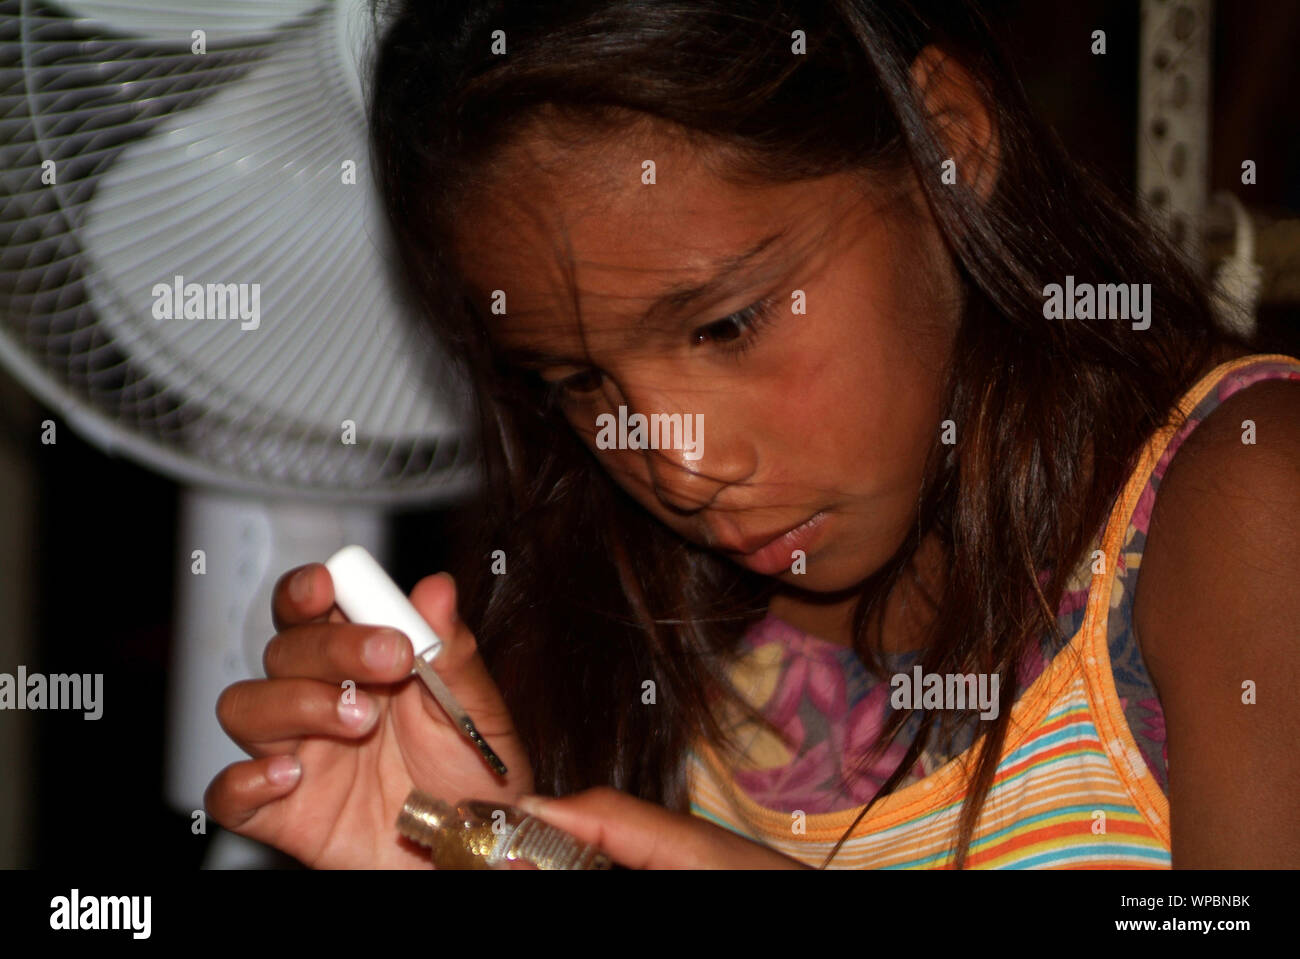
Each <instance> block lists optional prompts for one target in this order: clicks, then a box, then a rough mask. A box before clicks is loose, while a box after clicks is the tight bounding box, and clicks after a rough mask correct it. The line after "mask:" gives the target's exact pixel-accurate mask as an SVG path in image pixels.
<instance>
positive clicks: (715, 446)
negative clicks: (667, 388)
mask: <svg viewBox="0 0 1300 959" xmlns="http://www.w3.org/2000/svg"><path fill="white" fill-rule="evenodd" d="M638 408H639V409H640V410H642V411H643V415H644V416H645V417H646V420H647V424H648V429H649V434H650V437H649V438H650V440H651V443H652V445H654V441H655V440H657V441H658V442H657V445H658V448H657V449H654V448H651V449H647V450H646V451H645V456H646V461H647V463H648V470H649V474H650V481H651V484H652V486H653V488H654V492H655V496H656V497H657V498H658V500H659V502H661V503H663V504H664V506H666V507H668V508H669V509H672V510H675V511H677V512H680V513H695V512H698V511H700V510H702V509H705V508H707V507H709V506H711V505H713V503H714V501H715V500H716V499H717V497H718V495H719V494H720V493H721V492H722V491H723V490H724V489H726V488H727V487H728V486H731V485H733V484H735V483H739V482H743V481H744V480H745V479H747V478H748V477H749V476H751V475H752V474H753V471H754V463H755V460H754V451H753V446H752V444H751V443H750V442H749V441H748V440H747V439H746V437H745V436H744V435H742V434H741V431H739V430H736V429H734V428H733V429H731V430H728V428H727V422H728V418H727V416H726V414H725V411H724V410H722V409H721V408H720V407H719V405H718V404H710V405H709V406H708V407H704V408H702V407H699V406H696V407H694V408H690V407H686V408H680V407H679V406H677V405H671V406H670V405H668V404H667V403H664V402H662V401H660V402H657V403H654V404H652V405H650V406H647V405H645V404H641V405H639V407H638ZM629 415H630V411H629Z"/></svg>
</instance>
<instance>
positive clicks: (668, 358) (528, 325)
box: [458, 123, 961, 592]
mask: <svg viewBox="0 0 1300 959" xmlns="http://www.w3.org/2000/svg"><path fill="white" fill-rule="evenodd" d="M664 134H665V128H663V127H661V126H656V125H655V124H652V123H643V124H642V125H641V126H640V127H638V128H637V135H635V136H632V135H627V134H625V135H621V136H620V137H618V138H614V139H612V140H609V141H605V142H603V143H592V142H590V141H588V142H585V143H581V144H580V145H574V144H573V143H572V142H570V143H565V142H562V141H561V140H557V139H553V138H551V137H548V136H543V135H537V136H533V135H531V134H530V135H527V136H523V137H520V138H519V139H518V140H517V141H516V145H515V146H514V147H512V148H511V149H510V150H509V151H508V152H507V153H505V154H504V155H503V157H502V164H501V166H500V167H497V168H495V170H494V172H497V173H499V174H501V175H500V176H499V177H494V183H495V187H494V189H493V190H492V192H491V195H490V196H485V197H476V198H475V199H474V200H473V202H471V203H470V204H469V205H468V206H467V207H466V208H465V212H464V213H463V214H462V216H461V217H460V219H459V220H458V223H459V224H460V230H461V232H460V234H459V235H458V256H459V261H460V263H461V267H462V269H463V271H464V274H465V276H466V279H467V280H468V281H469V283H470V284H471V286H472V288H473V289H474V290H475V291H476V292H477V293H478V295H480V296H481V297H482V299H481V300H480V302H481V303H482V304H483V312H484V313H485V314H489V317H490V321H491V322H492V324H493V326H492V335H493V337H494V340H495V342H497V343H498V344H499V345H500V347H501V349H502V350H503V351H504V352H505V353H506V355H507V356H509V357H510V358H511V359H512V360H513V361H514V362H517V363H519V364H521V365H523V366H527V367H529V368H531V369H534V370H536V371H537V373H538V375H540V377H541V378H542V379H544V380H545V381H546V382H547V384H548V385H549V386H551V388H553V389H554V390H556V391H557V397H558V402H559V403H560V405H561V408H562V409H563V410H564V412H565V414H566V416H567V418H568V420H569V422H570V423H571V424H572V426H573V428H574V429H575V430H577V431H578V433H579V434H580V435H581V436H582V437H584V439H585V440H586V442H587V443H588V445H589V446H590V447H591V448H592V450H593V452H594V453H595V455H596V457H597V459H598V460H599V462H600V463H601V464H602V465H603V466H604V467H605V468H606V469H607V470H608V471H609V473H610V475H611V476H612V477H613V478H614V479H615V480H616V481H617V482H618V483H619V484H620V485H621V486H622V487H623V488H624V489H625V490H627V492H628V493H630V494H631V495H632V496H633V497H634V498H635V499H636V500H637V501H638V502H640V503H641V504H642V505H643V506H644V507H645V508H646V509H648V510H649V511H650V512H651V513H653V514H654V515H655V516H656V517H658V518H659V519H660V520H662V521H663V522H664V523H665V524H666V525H667V526H669V527H671V528H672V529H673V530H675V531H676V532H678V533H679V534H680V535H682V536H683V537H685V538H686V539H688V540H691V541H693V542H695V543H698V544H701V545H704V546H708V547H711V548H713V549H715V550H718V551H720V552H722V553H724V554H725V555H727V556H729V557H731V558H732V559H733V560H734V561H735V562H737V563H739V564H741V565H743V566H746V567H748V568H750V569H752V570H754V571H756V572H759V573H763V574H766V575H771V576H775V577H777V578H779V579H780V580H781V581H782V582H783V583H785V584H787V585H788V586H791V587H797V588H801V589H805V590H811V591H813V592H837V591H840V590H844V589H849V588H851V587H853V586H855V585H857V584H858V583H860V582H861V581H862V580H863V579H864V578H865V577H867V576H869V575H870V574H872V573H873V572H875V571H876V570H878V569H879V568H880V567H881V566H882V565H883V564H884V563H885V562H886V561H887V560H888V559H889V557H890V556H891V555H892V554H893V553H894V551H895V550H896V549H897V548H898V547H899V546H900V545H901V544H902V541H903V539H904V537H905V536H906V534H907V531H908V529H909V527H910V526H911V524H913V523H914V521H915V518H916V510H917V506H918V497H919V491H920V483H921V477H922V472H923V468H924V465H925V457H926V454H927V452H928V450H929V448H930V447H931V445H932V444H933V443H934V442H935V441H936V439H937V438H938V436H939V433H940V431H941V428H942V427H941V424H942V421H943V420H944V419H945V413H944V411H943V409H942V405H941V404H942V397H943V390H944V386H945V377H944V372H945V366H946V363H947V360H948V356H949V350H950V345H951V342H952V334H953V331H954V330H955V326H956V322H957V317H958V313H959V310H960V305H961V304H960V293H959V285H958V283H957V281H956V277H955V273H954V270H953V267H952V261H951V259H950V257H949V256H948V254H947V251H946V249H945V248H944V246H943V244H942V242H941V240H940V237H939V234H938V231H937V230H936V228H935V225H934V223H933V220H932V219H931V217H930V215H929V212H928V207H926V206H925V204H924V203H923V202H922V201H921V199H920V193H919V188H918V186H917V184H916V181H915V179H914V177H912V176H911V175H910V173H909V174H901V173H900V174H893V175H882V176H880V177H872V179H871V180H870V182H868V183H866V184H864V183H863V182H862V180H861V179H860V178H857V177H854V176H852V175H849V174H837V175H834V176H828V177H825V178H821V179H816V180H809V181H804V182H799V183H791V184H782V185H763V186H743V187H742V186H738V185H736V184H733V183H730V182H728V181H726V180H724V179H722V178H721V177H719V176H718V175H717V174H716V173H714V172H713V170H712V169H711V168H710V167H709V166H708V165H707V164H706V163H705V162H704V160H705V159H706V158H705V157H704V155H702V154H701V153H700V152H698V149H697V148H692V147H690V146H688V145H686V144H685V143H682V142H681V141H679V140H674V139H673V138H671V137H669V136H667V135H664ZM647 161H653V164H654V167H653V178H654V181H655V182H653V183H649V182H643V179H644V180H649V179H650V175H649V174H648V173H646V172H645V171H646V169H647V166H646V165H645V164H646V162H647ZM471 211H472V212H471ZM566 233H567V242H568V244H569V251H568V255H566V251H565V250H564V249H563V246H562V242H563V241H562V240H560V239H558V238H561V237H564V236H565V235H566ZM569 255H571V257H572V269H573V274H572V276H571V277H570V278H569V279H568V281H566V277H565V274H564V268H563V265H564V264H565V263H567V262H568V256H569ZM567 282H572V284H573V285H574V286H573V287H569V286H568V285H567ZM574 288H576V294H574V293H573V292H571V291H572V289H574ZM694 288H699V289H694ZM687 289H693V294H692V295H691V296H687V295H685V294H684V291H685V290H687ZM497 290H500V291H502V292H503V293H504V294H505V312H504V314H501V313H500V307H498V309H497V311H496V312H495V313H494V312H493V311H492V309H491V307H492V302H493V300H492V297H493V291H497ZM672 293H677V294H681V295H678V296H669V294H672ZM575 295H576V299H577V304H576V309H577V311H578V312H580V313H581V324H580V323H579V321H578V319H577V317H576V316H575V303H574V298H575ZM620 406H623V407H626V413H625V417H624V418H623V419H624V420H626V418H628V417H631V416H632V415H633V414H637V413H639V414H642V415H643V416H645V417H646V418H647V420H650V418H651V417H652V416H653V415H654V414H661V415H672V414H679V415H680V416H681V417H682V421H683V424H685V422H686V421H687V417H689V418H690V420H689V421H690V422H691V423H692V424H693V425H698V427H699V429H698V430H697V433H696V435H694V436H693V437H692V436H690V435H689V434H685V435H684V434H683V433H674V434H671V435H666V434H665V435H661V436H660V437H659V439H660V441H661V446H673V447H676V448H660V449H645V448H644V446H645V445H646V444H647V443H649V442H650V439H649V437H650V435H651V434H650V433H647V434H646V436H645V437H644V438H643V442H641V443H638V438H637V436H636V435H635V434H633V432H632V430H633V427H634V426H635V421H634V420H630V421H627V422H628V425H627V433H626V434H623V438H624V439H626V441H627V445H641V446H642V447H643V448H640V449H633V448H622V449H620V448H605V447H608V446H610V445H611V444H610V442H609V441H610V440H611V439H612V440H614V442H615V443H616V444H617V443H618V442H619V440H620V434H619V431H618V430H619V422H620V416H619V407H620ZM602 414H612V419H611V418H609V417H606V418H604V419H598V417H601V415H602ZM653 422H659V421H653ZM602 427H605V428H604V429H603V430H602ZM688 439H693V440H694V442H695V444H696V446H695V448H694V449H691V448H685V447H687V445H688V444H687V443H686V442H684V440H688ZM791 530H795V532H794V533H792V534H790V535H788V536H787V535H783V534H787V533H788V532H789V531H791ZM797 550H801V551H802V556H803V561H802V563H800V562H799V559H800V555H799V553H797V552H796V551H797Z"/></svg>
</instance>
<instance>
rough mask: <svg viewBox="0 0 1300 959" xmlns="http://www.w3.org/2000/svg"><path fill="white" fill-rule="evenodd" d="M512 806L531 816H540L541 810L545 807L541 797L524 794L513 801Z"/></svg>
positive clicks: (544, 801)
mask: <svg viewBox="0 0 1300 959" xmlns="http://www.w3.org/2000/svg"><path fill="white" fill-rule="evenodd" d="M514 805H516V806H518V807H519V808H520V809H522V810H523V811H524V812H526V813H529V814H530V815H533V816H540V815H541V814H542V810H543V809H544V808H545V807H546V800H545V799H544V798H543V797H542V796H534V795H532V794H526V795H523V796H519V797H518V798H516V799H515V800H514Z"/></svg>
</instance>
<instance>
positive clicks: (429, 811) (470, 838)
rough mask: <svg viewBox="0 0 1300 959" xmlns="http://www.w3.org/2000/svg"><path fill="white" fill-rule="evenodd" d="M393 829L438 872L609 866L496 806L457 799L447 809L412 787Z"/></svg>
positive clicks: (588, 848) (553, 831)
mask: <svg viewBox="0 0 1300 959" xmlns="http://www.w3.org/2000/svg"><path fill="white" fill-rule="evenodd" d="M397 829H398V831H399V832H400V833H401V834H402V835H403V836H405V837H406V838H407V839H410V840H412V841H414V842H418V843H419V844H420V845H422V846H427V847H428V848H429V853H430V857H431V858H432V860H433V864H434V866H435V867H436V868H438V869H509V868H511V863H514V862H525V863H531V864H532V865H533V866H536V867H537V868H538V869H609V868H610V866H611V865H612V863H611V862H610V859H609V857H607V856H606V855H604V854H603V853H602V852H600V850H598V849H597V848H596V847H595V846H592V845H590V844H588V843H582V842H579V841H578V840H577V839H575V838H574V837H573V836H571V835H569V834H568V833H567V832H564V831H563V830H561V829H557V828H556V827H554V826H552V825H551V824H550V823H547V822H543V821H542V820H540V819H538V818H537V817H536V816H531V815H529V814H528V813H526V812H524V811H523V810H522V809H518V808H516V807H515V806H510V805H507V804H506V803H501V802H490V801H488V800H482V799H463V800H461V801H460V803H458V804H457V805H456V806H454V807H453V806H451V805H450V804H449V803H445V802H443V801H442V800H440V799H434V798H433V797H432V796H429V795H428V794H426V793H423V792H421V791H420V790H418V789H415V790H412V791H411V794H410V795H409V796H407V797H406V804H405V805H404V806H403V807H402V812H401V814H400V815H399V816H398V817H397Z"/></svg>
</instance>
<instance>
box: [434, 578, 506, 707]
mask: <svg viewBox="0 0 1300 959" xmlns="http://www.w3.org/2000/svg"><path fill="white" fill-rule="evenodd" d="M410 598H411V605H412V606H414V607H415V609H416V612H418V613H419V614H420V616H421V617H423V619H424V621H425V622H426V623H428V624H429V626H430V628H432V629H433V631H434V632H435V633H437V635H438V638H439V639H441V640H442V651H441V652H440V653H438V655H437V657H435V658H434V659H433V660H432V662H431V664H430V665H432V666H433V670H434V672H436V673H437V674H438V675H439V676H440V677H441V678H442V681H443V682H445V683H446V684H447V687H448V688H449V689H450V690H451V691H452V692H453V693H454V694H455V695H456V698H457V699H459V700H460V701H461V705H463V706H464V707H465V708H466V709H467V710H468V711H469V713H470V715H472V716H476V718H477V713H476V711H477V712H484V711H487V712H489V713H496V712H501V713H504V712H505V702H504V700H502V698H501V693H500V691H499V690H498V689H497V687H496V683H495V682H493V680H492V676H491V674H490V673H489V672H488V670H487V665H486V664H485V663H484V662H483V657H482V656H480V655H479V651H478V641H477V640H476V639H475V638H474V634H473V633H472V632H471V631H470V629H469V627H468V626H467V625H466V624H465V622H464V621H463V620H462V619H461V618H460V616H459V615H458V613H457V611H456V602H457V597H456V581H455V579H453V578H452V576H451V574H450V573H445V572H444V573H436V574H435V575H433V576H426V577H425V578H424V579H422V580H420V581H419V582H418V583H416V584H415V588H414V589H413V590H411V597H410ZM418 652H422V650H417V653H418ZM429 705H430V706H433V708H434V709H436V708H437V707H436V706H435V705H433V704H432V703H430V704H429Z"/></svg>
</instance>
